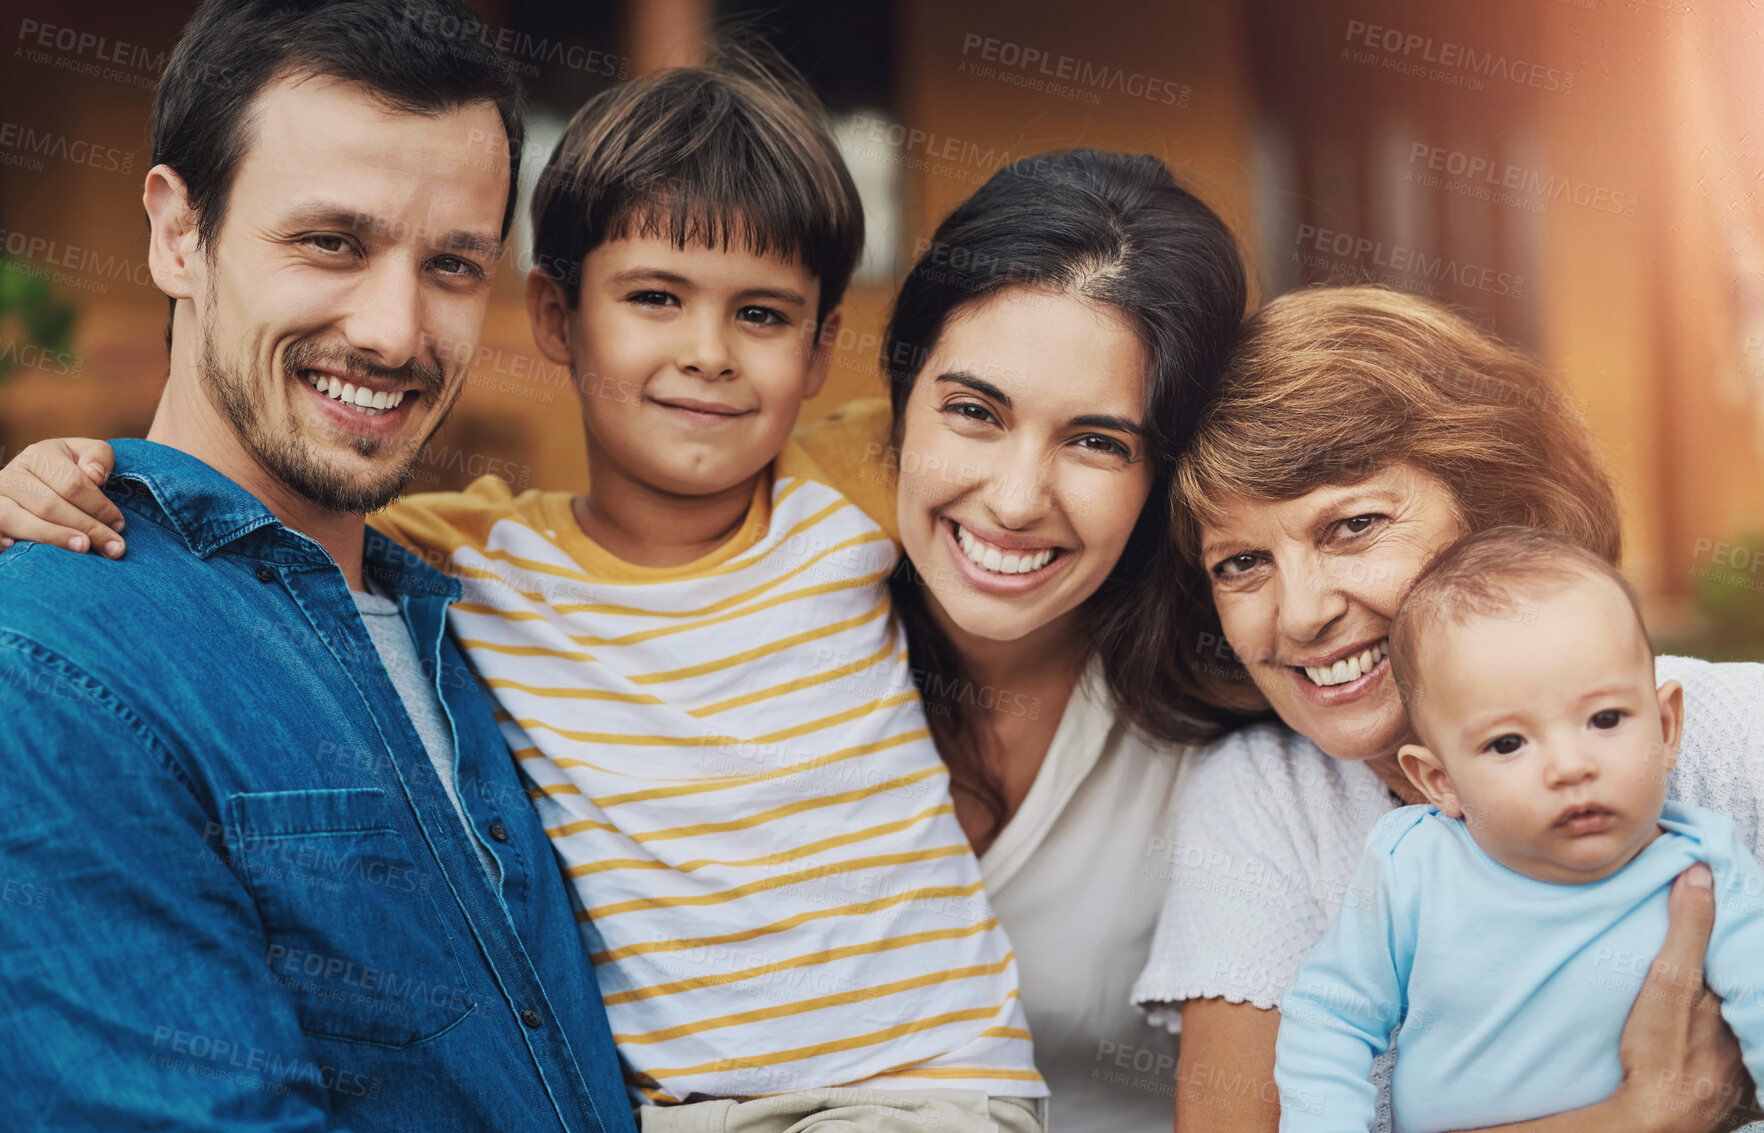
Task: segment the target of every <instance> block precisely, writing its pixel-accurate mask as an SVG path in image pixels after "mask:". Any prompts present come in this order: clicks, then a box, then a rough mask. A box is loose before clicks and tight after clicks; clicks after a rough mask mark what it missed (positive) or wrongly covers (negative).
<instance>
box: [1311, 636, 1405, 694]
mask: <svg viewBox="0 0 1764 1133" xmlns="http://www.w3.org/2000/svg"><path fill="white" fill-rule="evenodd" d="M1389 652H1390V642H1389V641H1388V640H1387V641H1380V642H1379V643H1378V644H1377V645H1374V646H1373V647H1372V648H1370V649H1366V650H1363V651H1362V652H1361V653H1360V655H1359V656H1358V657H1343V658H1342V659H1341V660H1339V661H1337V662H1336V663H1335V664H1333V665H1323V666H1319V667H1317V668H1312V667H1311V666H1310V665H1306V666H1305V676H1307V677H1310V678H1311V683H1312V684H1314V685H1322V686H1323V687H1324V688H1328V687H1329V686H1330V685H1340V684H1346V683H1347V682H1349V681H1357V680H1359V679H1360V678H1361V677H1363V676H1365V675H1366V674H1367V673H1370V672H1371V671H1372V667H1373V666H1374V665H1376V664H1378V661H1379V658H1381V657H1383V656H1384V655H1385V654H1387V653H1389Z"/></svg>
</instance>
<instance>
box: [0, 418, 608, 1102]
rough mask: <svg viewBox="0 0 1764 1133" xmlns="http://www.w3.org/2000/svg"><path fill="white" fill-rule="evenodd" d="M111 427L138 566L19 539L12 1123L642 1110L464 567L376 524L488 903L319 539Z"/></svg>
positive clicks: (8, 648)
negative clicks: (460, 632) (490, 677)
mask: <svg viewBox="0 0 1764 1133" xmlns="http://www.w3.org/2000/svg"><path fill="white" fill-rule="evenodd" d="M112 444H113V446H114V449H115V452H116V471H115V473H114V474H113V475H112V477H111V480H110V485H109V487H108V488H107V489H106V490H107V492H108V494H109V495H110V496H111V498H112V499H114V500H115V501H116V502H117V504H118V505H119V506H120V507H121V508H122V509H123V510H124V511H125V512H126V513H127V514H128V517H129V521H128V535H129V553H128V555H127V556H126V557H125V558H124V559H123V560H122V561H120V562H110V561H108V560H105V559H102V558H99V557H98V556H95V555H76V554H72V553H70V552H67V551H63V550H60V549H57V548H54V547H45V546H41V545H36V544H31V543H19V544H17V545H15V546H13V547H12V548H11V549H10V550H8V551H6V552H5V553H4V554H0V889H3V897H4V900H3V901H0V1019H3V1020H4V1022H3V1023H0V1026H4V1027H5V1029H6V1040H5V1043H4V1049H3V1051H0V1108H3V1111H4V1114H5V1117H4V1119H3V1120H0V1125H4V1126H6V1127H8V1128H19V1129H50V1128H54V1129H63V1128H68V1129H99V1130H106V1131H110V1133H114V1131H119V1130H133V1129H148V1128H152V1129H170V1128H176V1129H201V1128H215V1129H218V1128H224V1129H228V1130H249V1129H272V1128H273V1129H276V1130H309V1129H343V1128H347V1129H356V1130H370V1129H400V1130H420V1131H422V1133H432V1131H439V1130H454V1129H491V1128H495V1129H510V1130H521V1131H522V1133H532V1131H537V1130H545V1129H552V1130H557V1129H564V1130H572V1131H575V1130H579V1131H581V1133H602V1131H605V1133H623V1131H628V1130H631V1129H632V1128H633V1127H634V1126H633V1121H632V1118H631V1110H630V1105H629V1102H628V1100H627V1095H626V1092H625V1089H624V1086H623V1083H622V1082H621V1075H620V1071H619V1063H618V1058H617V1055H616V1053H615V1051H614V1048H613V1044H612V1037H611V1035H610V1033H609V1031H608V1028H607V1022H606V1015H605V1012H604V1010H603V1008H602V1006H601V1002H600V994H599V989H598V987H597V986H596V984H595V979H594V971H593V968H592V967H591V966H590V964H589V961H588V958H587V955H586V953H585V952H584V950H583V947H582V944H581V940H580V937H579V936H578V933H577V929H576V924H575V918H574V914H573V912H572V907H571V901H570V897H569V894H568V891H567V889H566V887H565V886H564V883H563V879H562V877H561V876H560V874H559V872H558V867H557V864H556V862H555V860H554V859H553V857H552V851H551V848H550V846H549V844H548V843H547V841H546V838H545V833H544V831H543V830H542V829H541V828H540V825H539V822H538V820H537V818H536V817H535V815H534V813H533V811H532V810H531V808H530V807H529V805H528V802H527V796H526V793H525V791H524V789H523V787H522V783H521V780H520V779H519V777H518V774H517V772H516V770H515V765H514V761H513V760H512V759H511V758H510V756H509V752H508V749H507V747H506V746H505V745H504V743H503V741H502V738H501V736H500V735H499V733H498V731H497V727H496V723H495V720H494V718H493V716H492V713H491V708H490V705H489V702H488V701H487V700H486V699H485V698H484V696H483V695H482V694H481V692H480V691H479V689H478V687H477V684H476V681H475V680H474V677H473V674H472V672H471V670H470V669H468V668H467V666H466V664H465V662H464V660H463V659H462V658H461V656H460V654H459V652H458V650H457V649H456V648H455V646H454V644H453V642H452V641H451V639H449V638H448V637H447V636H446V633H445V615H446V610H447V606H448V604H449V603H450V602H452V601H454V600H456V599H457V598H458V596H459V584H458V583H457V582H456V581H454V580H451V579H448V578H446V577H444V576H442V575H441V574H439V573H437V572H436V571H434V570H433V569H431V568H429V567H428V566H426V565H424V564H423V563H422V562H421V561H419V560H418V559H417V558H415V557H414V556H412V555H410V554H408V553H406V552H405V551H403V550H402V549H401V548H399V547H397V546H396V545H395V544H393V543H391V542H390V541H389V540H387V539H385V538H383V537H381V536H379V535H378V534H377V533H376V532H374V531H373V530H371V529H370V530H369V531H368V539H367V552H366V556H365V569H366V570H367V571H370V572H372V574H373V576H374V578H375V580H376V581H377V582H379V583H380V584H381V585H382V586H383V587H384V589H385V590H386V591H387V592H388V593H390V594H392V595H393V596H394V597H395V598H396V599H397V601H398V603H399V606H400V607H401V609H402V610H403V612H404V615H405V618H406V620H407V622H408V624H409V626H410V628H411V630H412V633H413V635H414V637H415V640H416V642H417V646H418V649H419V652H420V654H421V655H422V656H423V657H424V658H425V668H428V667H429V666H431V665H432V666H433V673H434V679H435V682H436V687H437V689H438V692H439V694H440V697H441V701H442V704H443V706H444V707H445V709H446V712H447V715H448V717H449V719H450V721H451V724H452V727H453V732H454V736H455V737H456V739H457V750H458V757H459V762H458V770H457V780H458V784H457V785H458V787H459V793H460V796H461V798H462V800H463V802H464V806H465V809H466V812H467V818H468V819H469V822H470V825H471V827H472V828H473V830H475V831H476V832H477V835H478V836H479V837H480V838H481V839H482V842H483V845H484V846H486V847H488V849H489V851H490V852H491V853H492V854H493V855H494V856H495V860H496V864H497V865H498V866H499V867H500V869H499V872H500V875H501V876H500V889H499V888H498V885H497V883H496V882H495V881H493V880H492V879H491V878H490V877H489V876H488V875H487V874H486V872H485V870H484V868H483V866H482V865H481V864H480V860H479V858H478V857H477V856H476V850H475V849H474V848H473V846H472V845H471V843H470V841H469V839H468V835H467V833H466V829H465V827H464V825H462V824H461V822H460V820H459V816H458V814H457V813H456V812H455V811H454V809H453V806H452V804H451V803H450V802H449V800H448V798H447V796H446V794H445V793H443V790H442V786H441V781H440V779H439V778H438V777H437V775H436V773H435V770H434V768H433V766H432V765H431V764H430V762H429V759H428V757H427V755H426V754H425V752H424V749H423V746H422V742H421V740H420V739H419V738H418V736H417V734H416V731H415V730H414V728H413V727H412V726H411V723H410V719H409V717H408V715H407V714H406V712H405V710H404V707H403V704H402V703H401V701H400V700H399V697H398V693H397V691H396V690H395V688H394V687H393V685H392V682H391V681H390V679H389V678H388V677H387V675H386V673H385V670H384V669H383V668H382V667H381V665H380V664H379V661H378V654H377V653H376V651H375V650H374V647H373V644H372V641H371V640H370V638H369V636H368V633H367V629H366V628H365V627H364V625H363V624H362V620H361V617H360V615H359V614H358V613H357V610H356V606H355V603H354V601H353V600H352V599H351V598H350V595H349V590H348V587H347V584H346V583H345V581H344V578H343V572H342V571H341V570H340V569H338V567H337V566H336V564H335V563H334V562H333V561H332V560H331V558H330V556H329V555H327V554H326V552H325V551H324V549H323V548H321V547H320V546H319V545H318V544H317V543H315V542H314V541H312V540H311V539H309V538H307V537H306V536H304V535H301V534H299V533H297V532H294V531H291V530H289V529H288V528H287V527H284V526H283V525H282V524H281V523H279V522H278V521H277V520H276V519H275V517H274V516H273V515H272V514H271V513H270V511H269V510H268V509H267V508H266V507H264V505H263V504H262V503H260V502H259V501H258V500H257V499H255V498H254V497H253V496H251V495H250V494H249V493H248V492H246V491H245V490H244V489H243V488H240V487H239V486H238V485H236V484H234V483H233V482H232V481H230V480H228V479H226V478H225V477H223V476H221V475H220V474H219V473H218V472H216V471H215V470H214V469H212V468H210V467H209V466H208V465H206V464H204V463H202V462H201V461H199V460H197V459H196V458H194V457H192V456H189V455H187V454H185V453H182V452H179V451H177V450H175V449H171V448H167V447H165V446H163V445H157V444H152V443H150V442H147V441H138V440H119V441H114V442H112Z"/></svg>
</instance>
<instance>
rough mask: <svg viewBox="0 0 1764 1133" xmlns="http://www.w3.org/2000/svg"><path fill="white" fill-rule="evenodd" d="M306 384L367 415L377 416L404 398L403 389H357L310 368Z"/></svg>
mask: <svg viewBox="0 0 1764 1133" xmlns="http://www.w3.org/2000/svg"><path fill="white" fill-rule="evenodd" d="M306 384H307V385H309V386H311V387H312V388H313V389H316V390H318V391H319V392H320V393H322V394H324V395H325V396H326V397H329V398H332V399H334V400H336V401H341V402H342V403H343V404H344V405H347V406H349V408H351V409H353V410H355V411H356V412H357V413H361V414H363V415H364V416H368V417H378V416H379V415H380V414H382V413H385V412H387V411H388V410H392V409H397V408H398V403H399V402H401V401H403V400H404V391H403V390H398V391H396V392H394V393H387V392H385V391H384V390H371V389H368V388H367V387H366V386H363V387H361V388H360V389H357V388H356V387H355V386H354V385H353V384H352V383H350V382H346V381H343V380H342V379H340V378H336V377H333V376H331V375H330V374H315V373H313V372H312V371H310V370H308V371H307V373H306Z"/></svg>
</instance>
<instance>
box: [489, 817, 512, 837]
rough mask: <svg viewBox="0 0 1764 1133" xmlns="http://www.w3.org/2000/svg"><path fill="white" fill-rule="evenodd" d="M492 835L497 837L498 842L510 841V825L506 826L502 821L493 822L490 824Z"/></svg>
mask: <svg viewBox="0 0 1764 1133" xmlns="http://www.w3.org/2000/svg"><path fill="white" fill-rule="evenodd" d="M490 837H492V838H494V839H496V840H497V841H498V842H506V841H508V827H506V826H504V825H503V824H502V823H501V822H500V821H498V822H492V823H491V824H490Z"/></svg>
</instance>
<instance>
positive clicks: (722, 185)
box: [532, 36, 864, 323]
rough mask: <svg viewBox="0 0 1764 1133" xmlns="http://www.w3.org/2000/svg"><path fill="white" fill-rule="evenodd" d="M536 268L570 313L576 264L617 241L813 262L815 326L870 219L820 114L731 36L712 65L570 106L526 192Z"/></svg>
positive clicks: (773, 58) (796, 80)
mask: <svg viewBox="0 0 1764 1133" xmlns="http://www.w3.org/2000/svg"><path fill="white" fill-rule="evenodd" d="M532 219H533V254H534V260H535V263H536V264H537V265H538V266H540V267H543V268H544V269H545V270H546V272H547V273H549V274H550V276H551V278H553V279H554V280H556V281H557V282H558V284H559V285H560V286H562V288H563V290H564V292H565V295H566V297H567V301H568V303H569V305H570V306H571V307H572V308H574V307H575V306H576V304H577V302H578V299H579V296H580V292H581V278H582V276H581V272H582V261H583V260H585V259H586V258H587V256H588V253H590V252H592V251H593V250H594V249H595V248H597V247H599V246H600V245H602V244H604V243H606V242H607V241H609V240H617V239H621V238H623V237H625V236H630V235H638V236H660V237H665V238H667V239H670V240H672V241H673V243H674V245H675V246H676V247H681V248H684V247H685V246H686V245H687V244H688V243H692V244H703V245H708V246H711V247H721V248H724V249H727V248H728V247H729V246H730V244H731V243H738V244H741V245H744V246H745V247H747V248H748V249H749V250H750V251H752V252H753V253H754V254H755V255H760V256H765V255H779V256H782V257H783V258H785V259H788V260H791V261H793V262H796V263H801V264H804V265H806V266H807V267H808V269H809V271H810V272H812V273H813V274H814V275H815V277H816V278H817V279H818V280H819V281H820V284H821V296H820V304H819V309H818V310H817V311H816V314H815V319H816V322H817V323H819V322H820V321H822V320H824V319H825V318H826V316H827V315H828V313H829V312H831V311H832V310H833V309H834V308H835V307H837V306H838V305H839V300H840V299H841V298H842V297H843V296H844V294H845V286H846V284H847V282H848V281H849V280H850V279H851V273H852V270H853V269H854V268H855V267H856V266H857V259H858V255H859V253H860V252H862V250H863V243H864V214H863V205H862V204H861V203H860V201H859V200H858V193H857V187H856V185H855V184H854V183H853V182H852V179H851V173H850V171H849V170H847V169H846V167H845V159H844V158H843V157H841V156H840V153H839V146H838V144H837V143H836V142H835V141H834V138H833V134H832V130H831V129H830V127H829V122H828V118H827V112H826V109H825V107H823V106H822V104H821V101H820V99H819V98H817V97H816V96H815V93H814V91H813V89H811V88H810V87H809V85H808V83H807V81H806V80H804V79H803V77H802V76H801V75H800V74H798V73H797V72H796V71H795V70H794V69H793V68H792V67H791V66H790V65H789V64H788V63H786V62H785V61H784V60H783V58H782V57H780V56H778V55H777V53H776V52H775V51H773V50H771V49H770V48H767V47H765V46H764V45H763V44H762V43H760V42H759V41H758V40H752V39H749V40H742V39H739V38H733V37H730V36H725V37H724V39H723V41H722V42H720V43H719V44H718V45H717V47H716V54H715V57H714V58H713V59H712V60H711V61H710V62H709V63H705V64H702V65H699V66H692V67H673V68H670V69H668V70H665V71H658V72H656V73H655V74H652V75H645V76H643V77H642V78H638V79H634V80H632V81H630V82H628V83H623V84H620V85H619V86H616V87H613V88H612V89H610V90H607V91H603V92H601V93H600V94H599V95H596V96H595V97H594V98H592V99H590V100H589V101H588V102H587V104H586V105H584V106H583V107H582V108H581V109H580V110H578V111H577V112H576V115H575V117H573V118H571V119H570V122H569V125H568V126H566V127H565V128H564V132H563V136H562V137H561V138H559V139H558V143H557V148H556V149H554V150H553V151H552V153H551V158H550V160H548V161H547V162H546V163H545V168H544V170H543V171H542V172H541V173H540V174H539V182H538V185H537V186H536V187H535V189H534V192H533V204H532Z"/></svg>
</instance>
